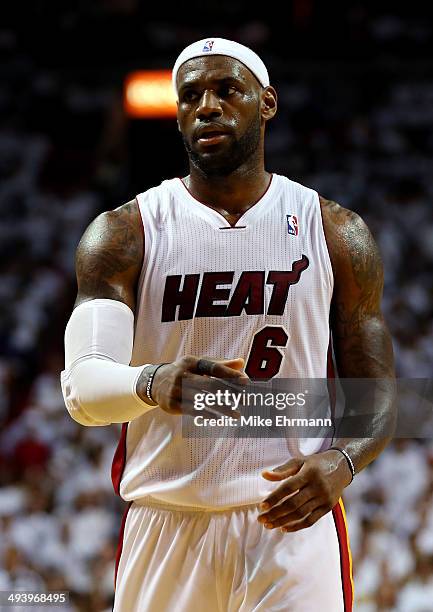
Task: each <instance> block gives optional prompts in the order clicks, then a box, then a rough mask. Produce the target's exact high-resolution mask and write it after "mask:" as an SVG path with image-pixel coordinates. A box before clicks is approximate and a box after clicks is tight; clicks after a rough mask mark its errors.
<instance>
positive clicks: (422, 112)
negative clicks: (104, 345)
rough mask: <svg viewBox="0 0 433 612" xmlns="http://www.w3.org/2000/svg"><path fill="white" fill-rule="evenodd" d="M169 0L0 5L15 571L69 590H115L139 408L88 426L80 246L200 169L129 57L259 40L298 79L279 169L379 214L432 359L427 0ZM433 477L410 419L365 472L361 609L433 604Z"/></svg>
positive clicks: (399, 321) (153, 57)
mask: <svg viewBox="0 0 433 612" xmlns="http://www.w3.org/2000/svg"><path fill="white" fill-rule="evenodd" d="M7 4H9V3H7ZM163 4H164V3H147V2H140V1H139V0H94V1H92V2H88V1H87V2H85V1H84V0H77V1H76V2H73V3H69V2H53V1H48V0H47V1H43V0H40V1H34V2H23V1H22V0H18V1H16V2H14V3H12V6H13V8H12V7H11V6H9V8H7V7H6V6H2V18H1V24H0V55H1V57H2V60H1V68H0V70H1V89H0V114H1V124H0V176H1V182H0V211H1V217H0V252H1V257H0V267H1V280H0V297H1V301H0V423H1V434H0V448H1V450H0V472H1V476H0V486H1V489H0V590H3V591H4V590H8V589H28V590H66V591H69V592H70V604H69V607H65V608H63V609H65V610H66V609H68V610H73V611H80V612H103V611H104V612H105V611H109V610H110V609H111V605H112V599H113V574H114V559H115V555H116V547H117V537H118V531H119V527H120V517H121V512H122V509H123V506H122V505H121V503H120V501H119V500H118V498H116V496H115V495H114V493H113V491H112V488H111V481H110V464H111V459H112V455H113V453H114V448H115V445H116V442H117V439H118V435H119V428H118V427H117V426H111V427H100V428H90V427H89V428H85V427H81V426H79V425H78V424H76V423H75V422H74V421H72V420H71V419H70V417H69V416H68V414H67V412H66V409H65V407H64V404H63V400H62V396H61V392H60V385H59V372H60V370H62V369H63V333H64V328H65V325H66V322H67V319H68V317H69V315H70V312H71V310H72V307H73V302H74V298H75V294H76V283H75V275H74V252H75V248H76V246H77V243H78V240H79V238H80V236H81V234H82V232H83V230H84V228H85V227H86V225H87V224H88V223H89V221H90V220H91V219H92V218H94V217H95V216H96V215H97V214H98V213H100V212H102V211H104V210H107V209H111V208H115V207H117V206H119V205H120V204H122V203H124V202H126V201H128V200H130V199H132V198H133V197H134V195H135V194H136V193H138V192H141V191H144V190H146V189H147V188H149V187H150V186H153V185H154V184H158V183H159V182H160V181H161V180H163V179H165V178H171V177H173V176H181V175H182V174H183V173H185V170H186V156H185V154H184V151H183V145H182V142H181V139H180V137H179V133H178V131H177V126H176V121H175V119H174V118H165V119H162V118H147V119H145V118H137V117H135V116H134V117H133V116H131V115H130V114H129V113H128V112H127V111H126V110H125V106H124V96H125V88H124V84H125V79H126V78H127V75H129V74H130V73H131V72H133V71H136V70H157V69H158V70H159V69H162V70H164V69H165V70H167V69H168V70H169V69H170V68H171V66H172V63H173V62H174V60H175V58H176V57H177V55H178V53H179V52H180V51H181V49H182V48H183V47H184V46H186V45H187V44H189V43H190V42H192V41H194V40H196V39H199V38H202V37H206V36H223V37H226V38H232V39H235V40H237V41H239V42H242V43H244V44H246V45H248V46H250V47H252V48H253V49H254V50H255V51H257V52H258V53H259V54H260V55H261V56H262V58H263V59H264V61H265V63H266V64H267V67H268V69H269V72H270V75H271V82H272V83H273V84H274V85H275V87H276V88H277V91H278V94H279V112H278V115H277V117H276V118H275V120H274V121H272V122H271V124H270V126H269V129H268V137H267V164H266V166H267V169H268V170H273V171H275V172H277V173H281V174H285V175H287V176H288V177H290V178H292V179H293V180H296V181H298V182H301V183H303V184H305V185H307V186H309V187H312V188H314V189H316V190H317V191H319V192H320V193H321V194H322V195H324V196H325V197H327V198H330V199H333V200H336V201H337V202H339V203H341V204H342V205H343V206H346V207H348V208H351V209H353V210H355V211H356V212H358V213H359V214H361V215H362V216H363V217H364V219H365V220H366V222H367V223H368V225H369V226H370V228H371V230H372V232H373V234H374V236H375V238H376V239H377V241H378V243H379V247H380V249H381V253H382V257H383V260H384V264H385V273H386V285H385V297H384V310H385V314H386V318H387V321H388V324H389V326H390V328H391V331H392V335H393V340H394V349H395V355H396V365H397V374H398V376H399V377H407V378H419V377H421V378H422V377H424V378H427V377H431V375H432V370H433V317H432V314H433V295H432V288H433V273H432V269H433V213H432V203H433V183H432V171H433V165H432V160H433V130H432V125H433V33H432V29H433V26H432V21H431V19H430V18H429V17H428V14H427V8H426V9H425V12H424V13H423V10H422V9H418V8H417V5H416V3H415V4H414V3H406V4H405V9H401V10H400V12H398V11H397V10H396V8H395V4H394V3H393V4H391V3H387V2H383V3H377V6H376V8H369V5H368V4H366V3H359V2H350V3H338V2H333V3H325V2H321V3H319V2H317V1H314V0H309V1H307V0H306V1H301V0H294V1H292V2H285V3H281V5H279V4H278V3H273V4H272V5H271V4H269V6H268V5H266V6H265V5H261V10H260V12H255V11H254V9H252V8H251V6H250V4H248V5H247V3H244V2H241V1H237V0H230V1H226V0H219V1H218V2H217V3H210V2H198V1H191V2H189V3H178V4H177V5H176V6H177V8H176V10H175V12H173V11H172V10H171V8H170V5H167V4H165V5H163ZM371 6H373V5H371ZM378 6H379V7H380V8H378ZM283 11H284V13H283ZM432 483H433V443H432V440H431V439H427V438H425V439H417V440H415V439H399V440H396V441H394V442H393V443H391V445H390V446H389V447H388V448H387V450H386V451H385V452H384V453H383V454H382V455H381V456H380V457H379V458H378V459H377V461H375V462H374V463H373V464H372V465H371V467H370V468H367V469H366V470H364V471H363V472H362V473H361V474H359V475H358V476H357V477H356V478H355V480H354V482H353V484H352V485H351V486H350V487H349V488H348V489H347V490H346V495H345V503H346V506H347V511H348V518H349V534H350V537H351V547H352V553H353V566H354V575H355V595H356V605H355V610H357V611H358V612H376V611H377V612H379V611H380V612H390V611H398V612H428V611H432V610H433V485H432ZM8 609H15V608H8ZM16 609H18V608H16ZM19 609H23V608H19ZM33 609H37V608H36V607H35V608H33ZM41 609H42V608H41ZM57 609H59V608H57ZM323 612H328V611H323Z"/></svg>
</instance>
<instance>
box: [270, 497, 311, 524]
mask: <svg viewBox="0 0 433 612" xmlns="http://www.w3.org/2000/svg"><path fill="white" fill-rule="evenodd" d="M282 506H284V503H283V504H282ZM319 507H321V504H320V499H318V498H317V497H313V498H311V499H309V500H308V501H307V502H306V503H305V504H303V505H302V506H300V508H298V509H297V510H295V511H294V512H286V513H285V514H284V512H283V513H282V514H281V515H280V516H279V517H277V518H274V519H273V520H269V521H266V523H263V524H264V525H265V527H267V528H268V529H275V528H277V527H283V526H285V525H288V524H291V523H296V521H300V520H303V519H304V518H305V517H306V516H307V515H309V514H311V513H312V512H314V511H315V510H316V509H317V508H319Z"/></svg>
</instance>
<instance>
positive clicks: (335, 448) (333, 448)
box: [328, 446, 355, 484]
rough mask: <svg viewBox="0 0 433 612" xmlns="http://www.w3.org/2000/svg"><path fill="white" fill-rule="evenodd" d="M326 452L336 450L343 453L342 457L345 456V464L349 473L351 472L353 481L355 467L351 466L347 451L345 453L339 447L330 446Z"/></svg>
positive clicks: (351, 462)
mask: <svg viewBox="0 0 433 612" xmlns="http://www.w3.org/2000/svg"><path fill="white" fill-rule="evenodd" d="M328 450H338V451H340V453H343V455H344V456H345V458H346V461H347V463H348V465H349V468H350V471H351V472H352V480H353V479H354V477H355V466H354V464H353V461H352V459H351V458H350V455H349V453H348V452H347V451H345V450H344V448H340V447H339V446H331V447H330V448H329V449H328ZM352 480H351V481H350V482H352ZM350 482H349V484H350Z"/></svg>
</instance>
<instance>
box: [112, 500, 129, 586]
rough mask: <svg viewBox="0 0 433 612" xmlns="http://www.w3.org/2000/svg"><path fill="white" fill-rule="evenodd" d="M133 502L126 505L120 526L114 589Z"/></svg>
mask: <svg viewBox="0 0 433 612" xmlns="http://www.w3.org/2000/svg"><path fill="white" fill-rule="evenodd" d="M131 504H132V502H129V504H128V505H127V506H126V509H125V512H124V513H123V518H122V524H121V526H120V532H119V540H118V542H117V551H116V566H115V570H114V589H116V581H117V571H118V569H119V563H120V557H121V555H122V550H123V536H124V534H125V523H126V517H127V516H128V512H129V508H130V507H131Z"/></svg>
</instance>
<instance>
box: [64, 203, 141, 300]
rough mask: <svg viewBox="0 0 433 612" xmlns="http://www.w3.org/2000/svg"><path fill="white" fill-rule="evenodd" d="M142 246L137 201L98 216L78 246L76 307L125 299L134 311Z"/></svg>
mask: <svg viewBox="0 0 433 612" xmlns="http://www.w3.org/2000/svg"><path fill="white" fill-rule="evenodd" d="M143 249H144V246H143V230H142V225H141V220H140V211H139V209H138V205H137V201H136V200H131V201H130V202H128V203H127V204H124V205H123V206H120V207H119V208H116V209H115V210H111V211H108V212H104V213H102V214H101V215H99V217H97V218H96V219H95V220H94V221H93V222H92V223H91V224H90V225H89V227H88V228H87V230H86V231H85V232H84V234H83V237H82V238H81V241H80V243H79V245H78V248H77V253H76V273H77V282H78V295H77V299H76V302H75V306H78V305H79V304H81V303H82V302H86V301H88V300H93V299H96V298H106V299H111V300H117V301H119V302H123V303H124V304H126V305H127V306H129V307H130V308H131V310H132V311H134V308H135V290H136V285H137V281H138V277H139V275H140V270H141V265H142V261H143Z"/></svg>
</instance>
